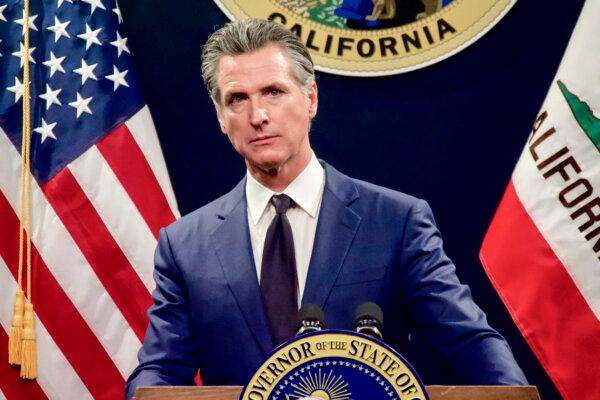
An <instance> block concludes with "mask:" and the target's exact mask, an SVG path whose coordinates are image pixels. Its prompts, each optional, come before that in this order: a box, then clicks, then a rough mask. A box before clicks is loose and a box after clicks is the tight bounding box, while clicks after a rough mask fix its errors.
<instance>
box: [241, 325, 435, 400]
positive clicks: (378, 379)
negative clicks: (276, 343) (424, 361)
mask: <svg viewBox="0 0 600 400" xmlns="http://www.w3.org/2000/svg"><path fill="white" fill-rule="evenodd" d="M292 399H293V400H296V399H298V400H309V399H310V400H351V399H372V400H379V399H382V400H383V399H385V400H402V399H411V400H428V396H427V392H426V391H425V387H424V386H423V383H422V382H421V380H420V378H419V377H418V376H417V374H416V372H415V371H414V370H413V368H412V367H411V366H410V365H409V364H408V363H407V362H406V361H405V360H404V359H403V358H402V357H401V356H400V355H399V354H398V353H396V352H395V351H394V350H393V349H392V348H391V347H389V346H387V345H385V344H383V343H382V342H379V341H377V340H374V339H371V338H370V337H367V336H364V335H360V334H356V333H354V332H347V331H334V330H330V331H323V332H318V333H310V334H307V335H303V336H300V337H297V338H295V339H292V340H291V341H289V342H287V343H285V344H283V345H281V346H280V347H278V348H277V349H275V350H274V351H273V352H272V353H271V354H270V355H269V356H268V357H267V358H266V359H265V360H264V361H263V363H262V364H261V365H260V366H259V368H258V370H257V371H256V373H255V374H254V376H253V377H252V379H250V381H249V383H248V384H247V385H246V386H245V387H244V390H243V391H242V393H241V395H240V400H292Z"/></svg>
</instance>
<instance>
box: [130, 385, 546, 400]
mask: <svg viewBox="0 0 600 400" xmlns="http://www.w3.org/2000/svg"><path fill="white" fill-rule="evenodd" d="M425 388H426V390H427V394H429V399H430V400H540V395H539V394H538V391H537V388H536V387H535V386H425ZM241 391H242V387H241V386H153V387H139V388H138V389H137V391H136V392H135V400H238V399H239V397H240V393H241ZM360 400H363V399H360ZM364 400H369V399H364Z"/></svg>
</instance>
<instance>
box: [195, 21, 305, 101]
mask: <svg viewBox="0 0 600 400" xmlns="http://www.w3.org/2000/svg"><path fill="white" fill-rule="evenodd" d="M270 43H275V44H277V45H279V46H280V47H281V48H282V49H283V50H285V51H286V52H287V54H288V56H289V57H290V59H291V61H292V71H291V72H292V74H293V75H294V77H295V78H296V80H297V81H298V83H299V84H300V87H301V88H302V90H303V91H304V92H305V93H308V89H309V88H310V86H311V85H312V83H313V82H314V81H315V69H314V64H313V61H312V59H311V58H310V54H309V53H308V50H307V49H306V47H305V46H304V44H303V43H302V42H301V41H300V39H299V38H298V36H296V35H295V34H293V33H292V32H290V31H289V30H287V29H286V28H284V27H283V26H281V25H279V24H277V23H275V22H272V21H265V20H261V19H255V18H251V19H245V20H241V21H232V22H229V23H227V24H225V26H223V27H222V28H221V29H219V30H217V31H216V32H214V33H213V34H212V35H210V37H209V38H208V40H207V41H206V44H205V45H204V46H202V79H204V84H205V85H206V89H208V94H209V95H210V97H211V98H212V100H213V101H214V102H215V103H217V104H219V101H220V96H221V93H220V91H219V84H218V81H217V73H218V67H219V61H220V60H221V57H223V56H237V55H240V54H244V53H250V52H252V51H255V50H258V49H261V48H262V47H264V46H266V45H268V44H270Z"/></svg>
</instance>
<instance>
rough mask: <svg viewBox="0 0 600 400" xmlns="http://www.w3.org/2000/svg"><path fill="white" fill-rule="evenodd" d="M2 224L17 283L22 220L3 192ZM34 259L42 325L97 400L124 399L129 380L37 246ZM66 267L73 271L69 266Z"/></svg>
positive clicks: (2, 245) (2, 241)
mask: <svg viewBox="0 0 600 400" xmlns="http://www.w3.org/2000/svg"><path fill="white" fill-rule="evenodd" d="M0 221H2V229H0V255H1V256H2V258H3V259H4V261H5V262H6V265H7V266H8V268H9V269H10V272H11V273H12V274H13V276H14V277H15V280H16V279H17V270H18V259H19V258H18V256H19V254H18V244H19V234H18V232H19V219H18V217H17V215H16V214H15V213H14V211H13V209H12V208H11V206H10V204H9V202H8V200H7V199H6V197H5V196H4V194H3V193H2V192H0ZM55 251H60V249H55ZM31 257H32V279H33V281H34V285H33V290H34V292H33V304H34V307H35V312H36V314H37V316H38V317H39V319H40V322H41V323H42V324H44V327H45V328H46V330H47V331H48V333H49V334H50V336H52V339H53V340H54V342H55V343H56V345H57V346H58V347H59V348H60V350H61V351H62V353H63V354H64V356H65V358H66V359H67V361H69V363H70V364H71V365H72V366H73V369H74V370H75V372H76V373H77V375H78V376H79V377H80V378H81V381H82V382H83V383H84V385H85V386H86V387H87V389H88V390H89V391H90V393H91V395H92V396H93V397H94V398H95V399H115V398H119V397H122V396H123V385H124V384H125V381H124V379H123V377H122V376H121V373H120V372H119V370H118V369H117V367H116V366H115V364H114V363H113V361H112V360H111V359H110V357H109V356H108V353H107V352H106V350H104V348H103V347H102V345H101V344H100V342H99V341H98V339H97V338H96V336H95V335H94V333H93V332H92V331H91V329H90V328H89V326H88V325H87V323H86V322H85V320H84V319H83V318H82V317H81V315H80V314H79V312H78V311H77V309H76V308H75V306H74V305H73V303H72V302H71V301H70V300H69V298H68V297H67V295H66V294H65V292H64V291H63V289H62V287H61V286H60V285H59V284H58V282H57V281H56V279H54V276H53V275H52V273H51V272H50V271H49V270H48V267H47V266H46V264H45V263H44V261H43V260H42V258H41V257H40V255H39V253H38V252H37V248H36V247H35V246H34V245H33V244H32V247H31ZM63 267H64V268H69V266H68V265H64V266H63ZM4 347H5V346H3V348H4ZM0 364H3V363H0ZM25 398H27V397H25Z"/></svg>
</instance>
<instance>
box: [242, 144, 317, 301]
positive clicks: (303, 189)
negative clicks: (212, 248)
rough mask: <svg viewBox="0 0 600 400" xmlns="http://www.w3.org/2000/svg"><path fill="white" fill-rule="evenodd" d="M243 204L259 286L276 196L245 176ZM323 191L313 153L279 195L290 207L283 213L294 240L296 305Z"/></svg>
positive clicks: (312, 241)
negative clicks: (244, 203)
mask: <svg viewBox="0 0 600 400" xmlns="http://www.w3.org/2000/svg"><path fill="white" fill-rule="evenodd" d="M246 177H247V179H246V200H247V202H248V226H249V227H250V240H251V242H252V253H253V255H254V265H255V266H256V274H257V275H258V279H259V282H260V271H261V267H262V255H263V249H264V246H265V237H266V235H267V229H268V228H269V225H270V224H271V221H272V220H273V217H275V207H274V206H273V204H271V202H270V200H271V197H272V196H273V195H274V194H280V193H277V192H274V191H272V190H271V189H268V188H266V187H264V186H263V185H261V184H260V183H259V182H258V181H257V180H256V179H254V178H253V177H252V175H251V174H250V173H249V172H248V173H247V174H246ZM324 188H325V170H324V169H323V167H322V166H321V164H319V161H318V160H317V157H316V156H315V154H314V153H313V155H312V157H311V159H310V161H309V163H308V165H307V166H306V168H304V170H303V171H302V172H301V173H300V175H298V176H297V177H296V179H294V180H293V181H292V183H290V185H289V186H288V187H287V188H285V190H284V191H283V193H284V194H286V195H288V196H289V197H290V198H291V199H292V200H293V201H294V203H296V206H295V207H291V208H289V209H288V211H287V212H286V215H287V218H288V220H289V221H290V225H291V227H292V235H293V236H294V252H295V255H296V273H297V276H298V304H301V302H302V294H303V293H304V286H305V285H306V277H307V275H308V265H309V263H310V256H311V254H312V248H313V244H314V241H315V232H316V230H317V221H318V218H319V210H320V209H321V199H322V198H323V189H324Z"/></svg>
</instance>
